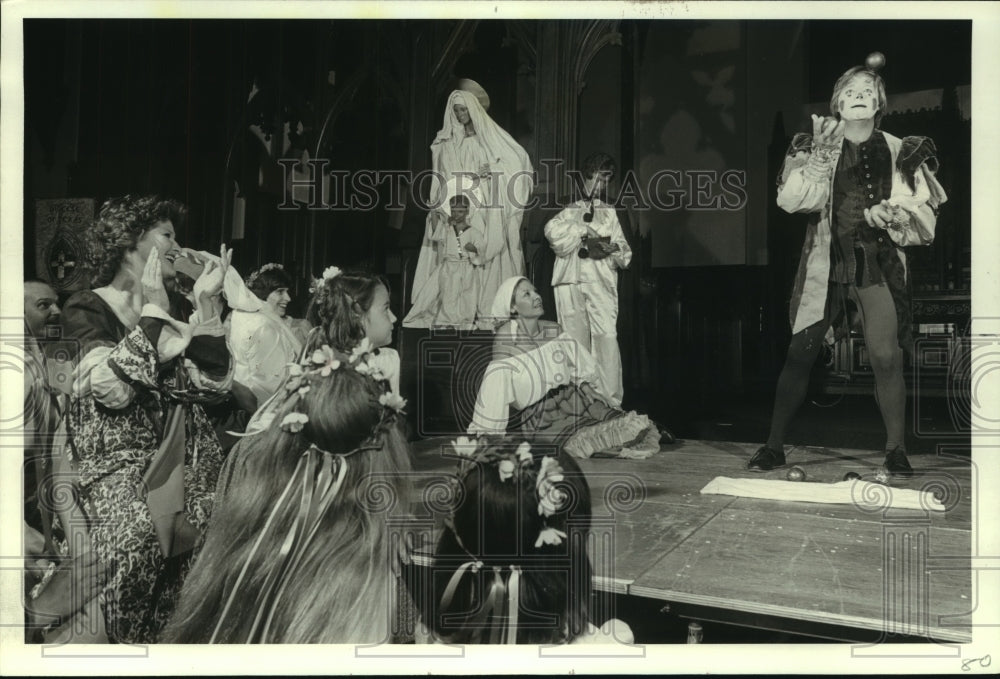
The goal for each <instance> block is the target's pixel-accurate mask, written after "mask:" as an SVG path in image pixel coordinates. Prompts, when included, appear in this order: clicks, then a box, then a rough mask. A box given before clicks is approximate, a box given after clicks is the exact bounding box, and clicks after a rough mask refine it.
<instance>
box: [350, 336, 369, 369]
mask: <svg viewBox="0 0 1000 679" xmlns="http://www.w3.org/2000/svg"><path fill="white" fill-rule="evenodd" d="M371 351H372V342H371V340H370V339H368V338H367V337H365V338H364V339H363V340H361V341H360V342H358V346H356V347H354V349H352V350H351V363H352V364H353V363H356V362H357V361H358V359H360V358H362V357H363V356H364V355H365V354H370V353H371Z"/></svg>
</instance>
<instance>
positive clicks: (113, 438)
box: [63, 291, 232, 643]
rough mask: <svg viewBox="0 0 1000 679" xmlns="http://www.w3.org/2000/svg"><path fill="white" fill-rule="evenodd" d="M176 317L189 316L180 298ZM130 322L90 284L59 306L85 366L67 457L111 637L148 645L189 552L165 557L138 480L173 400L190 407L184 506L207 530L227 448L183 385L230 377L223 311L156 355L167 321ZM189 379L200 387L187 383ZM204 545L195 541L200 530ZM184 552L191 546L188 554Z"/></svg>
mask: <svg viewBox="0 0 1000 679" xmlns="http://www.w3.org/2000/svg"><path fill="white" fill-rule="evenodd" d="M171 301H172V305H171V306H172V308H171V315H172V316H173V317H174V318H177V317H185V318H186V317H187V315H186V314H184V313H183V310H181V308H180V306H181V304H182V302H181V301H180V300H171ZM149 306H150V305H147V307H146V308H144V309H143V316H142V318H141V319H140V320H139V321H138V323H137V324H136V325H135V327H134V328H131V329H130V328H127V327H126V325H125V323H124V322H123V320H122V316H125V315H126V314H127V310H123V309H119V310H118V313H116V311H115V309H113V307H112V305H111V304H109V302H108V301H107V300H106V299H105V298H103V297H102V296H101V295H98V294H95V292H92V291H85V292H80V293H77V294H75V295H74V296H73V297H71V298H70V299H69V301H68V302H67V304H66V306H65V308H64V310H63V325H64V328H65V333H66V335H67V336H69V337H72V338H75V339H76V340H78V341H79V342H80V354H79V357H80V366H79V368H78V374H77V376H76V380H75V384H74V398H73V402H72V408H71V414H70V420H69V422H70V433H71V436H72V440H73V446H72V448H71V455H72V458H73V459H72V462H73V464H74V466H75V467H76V469H77V471H78V474H79V487H80V500H81V503H82V504H83V507H84V509H85V511H86V513H87V517H88V521H89V526H88V528H89V532H90V542H91V548H92V549H93V550H94V551H95V552H96V553H97V555H98V557H99V558H100V560H101V561H103V562H104V563H106V564H107V565H108V574H109V575H108V583H107V585H106V587H105V589H104V592H103V595H102V606H103V608H104V617H105V623H106V627H107V632H108V637H109V638H110V639H111V640H112V641H116V642H125V643H151V642H155V641H156V637H157V634H158V632H159V630H160V629H161V628H162V627H163V626H164V625H165V623H166V621H167V618H168V617H169V615H170V612H171V610H172V607H173V600H174V598H175V596H176V594H177V592H178V591H179V589H180V584H181V582H182V580H183V575H184V573H185V572H186V570H187V562H188V559H187V558H182V557H171V558H170V559H166V558H164V556H163V554H162V552H161V548H160V544H159V542H158V539H157V533H156V531H155V530H154V527H153V523H152V518H151V516H150V512H149V509H148V507H147V504H146V495H147V491H146V486H145V483H144V481H143V474H144V473H145V471H146V469H147V467H148V466H149V463H150V461H151V460H152V459H153V456H154V455H155V454H156V452H157V450H158V449H159V447H160V444H161V442H162V440H163V432H164V426H165V425H164V423H165V422H166V420H167V415H168V413H169V412H170V409H171V408H172V407H173V406H175V405H177V404H179V403H182V404H183V406H182V407H183V409H184V411H185V413H184V415H185V427H186V432H185V433H186V436H185V451H184V473H183V477H184V508H185V512H186V515H187V520H188V522H190V524H191V525H192V526H193V527H194V528H195V529H196V530H197V532H198V534H199V536H200V535H202V534H203V533H204V530H205V528H206V526H207V523H208V519H209V515H210V513H211V509H212V501H213V495H214V491H215V485H216V481H217V479H218V475H219V469H220V467H221V464H222V451H221V448H220V446H219V442H218V439H217V437H216V436H215V433H214V432H213V430H212V427H211V425H210V423H209V421H208V419H207V418H206V416H205V413H204V411H203V410H202V407H201V405H199V404H198V403H196V402H185V400H188V401H194V400H198V399H190V398H189V397H188V396H187V394H190V393H193V392H198V393H199V394H202V399H204V396H203V395H204V394H206V393H211V392H213V391H214V392H218V393H220V394H221V393H224V392H225V391H226V390H228V389H229V385H230V384H231V381H232V370H231V366H230V361H229V355H228V352H227V351H226V346H225V337H224V334H223V331H222V326H221V323H220V322H219V320H218V318H214V319H211V321H209V322H204V323H202V322H199V323H198V324H197V325H196V327H195V331H194V337H193V338H192V339H190V343H189V344H188V345H187V347H186V350H185V352H184V354H182V355H181V356H179V357H177V358H175V359H172V360H169V361H166V362H165V363H162V364H161V362H160V360H159V353H158V346H159V345H160V341H161V340H163V339H164V338H165V337H166V336H167V335H168V334H169V332H170V326H169V323H167V322H165V321H164V320H162V319H158V318H151V317H149V316H148V315H146V311H147V309H148V308H149ZM192 384H193V385H194V386H195V387H197V389H195V390H191V389H184V387H186V386H190V385H192ZM199 543H200V539H199ZM187 556H190V553H189V554H188V555H187Z"/></svg>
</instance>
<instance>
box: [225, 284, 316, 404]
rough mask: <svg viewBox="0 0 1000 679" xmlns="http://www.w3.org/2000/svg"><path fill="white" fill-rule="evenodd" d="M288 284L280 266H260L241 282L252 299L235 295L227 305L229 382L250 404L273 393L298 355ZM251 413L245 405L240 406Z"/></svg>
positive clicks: (262, 400)
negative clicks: (232, 364)
mask: <svg viewBox="0 0 1000 679" xmlns="http://www.w3.org/2000/svg"><path fill="white" fill-rule="evenodd" d="M291 287H292V279H291V277H290V276H289V275H288V273H287V272H286V271H285V270H284V268H283V267H282V266H281V265H280V264H265V265H264V266H262V267H261V268H260V269H258V270H257V271H255V272H253V273H252V274H250V276H249V277H248V278H247V282H246V288H247V290H249V291H250V292H251V293H253V294H252V295H246V294H241V295H237V296H236V298H235V299H230V300H229V303H230V306H231V307H232V309H233V312H232V314H230V316H229V318H228V319H227V321H226V322H227V325H228V327H227V332H226V339H227V340H228V344H229V350H230V352H232V355H233V361H234V362H235V364H236V371H235V374H234V376H233V379H234V381H235V382H237V383H238V384H240V385H243V386H244V387H246V388H247V389H249V390H250V392H251V393H252V394H253V396H254V399H255V400H256V404H258V405H259V404H261V403H264V401H266V400H267V399H268V398H270V397H271V395H272V394H274V392H275V391H276V390H277V389H278V387H279V386H280V384H281V380H282V378H283V377H284V376H285V366H286V365H287V364H288V363H290V362H292V361H294V360H296V359H297V358H298V356H299V354H300V353H301V352H302V339H301V338H300V336H299V335H298V334H297V333H296V332H295V330H294V329H293V327H292V324H291V323H290V319H289V318H288V315H287V311H286V309H287V307H288V303H289V302H290V301H291V297H290V296H289V294H288V291H289V289H290V288H291ZM244 407H245V409H246V410H248V411H249V412H253V411H254V410H256V406H255V405H254V404H253V403H251V404H248V405H244Z"/></svg>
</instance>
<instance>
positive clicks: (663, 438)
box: [656, 422, 677, 446]
mask: <svg viewBox="0 0 1000 679" xmlns="http://www.w3.org/2000/svg"><path fill="white" fill-rule="evenodd" d="M656 430H657V431H658V432H660V443H664V444H666V445H668V446H669V445H670V444H671V443H677V437H676V436H674V434H673V432H671V431H670V430H669V429H667V428H666V427H664V426H663V425H662V424H660V423H659V422H657V423H656Z"/></svg>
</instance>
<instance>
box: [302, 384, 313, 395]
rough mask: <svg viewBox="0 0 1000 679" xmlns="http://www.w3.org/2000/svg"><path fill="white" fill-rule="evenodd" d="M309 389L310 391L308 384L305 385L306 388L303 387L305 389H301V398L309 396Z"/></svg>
mask: <svg viewBox="0 0 1000 679" xmlns="http://www.w3.org/2000/svg"><path fill="white" fill-rule="evenodd" d="M309 389H310V387H309V385H308V384H307V385H305V386H303V387H299V396H305V395H306V394H308V393H309Z"/></svg>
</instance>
